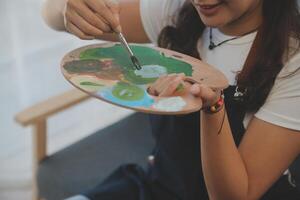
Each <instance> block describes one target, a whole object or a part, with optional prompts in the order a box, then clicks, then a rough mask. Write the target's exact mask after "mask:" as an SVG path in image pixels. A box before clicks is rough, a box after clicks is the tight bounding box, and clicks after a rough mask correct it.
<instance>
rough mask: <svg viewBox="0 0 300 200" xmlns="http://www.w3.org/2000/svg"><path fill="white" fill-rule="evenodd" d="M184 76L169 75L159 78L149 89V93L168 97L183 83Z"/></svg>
mask: <svg viewBox="0 0 300 200" xmlns="http://www.w3.org/2000/svg"><path fill="white" fill-rule="evenodd" d="M183 79H184V74H169V75H164V76H161V77H160V78H159V79H157V80H156V81H155V82H154V83H153V84H152V85H151V86H150V87H149V90H148V91H149V93H150V94H152V95H155V96H168V95H172V94H173V93H174V92H176V89H177V87H178V85H179V84H180V83H181V82H183Z"/></svg>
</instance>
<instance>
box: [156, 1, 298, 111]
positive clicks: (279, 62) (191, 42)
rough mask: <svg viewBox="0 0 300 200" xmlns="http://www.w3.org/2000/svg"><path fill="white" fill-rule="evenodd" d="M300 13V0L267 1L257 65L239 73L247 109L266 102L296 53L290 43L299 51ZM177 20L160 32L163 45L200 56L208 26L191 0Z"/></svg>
mask: <svg viewBox="0 0 300 200" xmlns="http://www.w3.org/2000/svg"><path fill="white" fill-rule="evenodd" d="M299 16H300V15H299V10H298V4H297V0H282V1H274V0H263V24H262V26H261V29H260V34H261V40H260V41H261V43H260V45H259V46H258V48H257V49H256V51H257V52H256V54H255V55H256V57H255V60H254V62H253V63H254V64H253V65H252V66H251V68H250V70H247V71H243V70H242V71H241V72H240V73H239V74H238V75H237V80H238V83H239V86H242V87H245V88H247V90H248V92H247V98H246V101H244V106H245V108H246V110H247V111H256V110H258V109H259V108H260V107H261V106H262V105H263V104H264V102H265V100H266V98H267V96H268V94H269V92H270V90H271V88H272V87H273V85H274V81H275V79H276V77H277V75H278V73H279V72H280V70H281V69H282V68H283V66H284V62H285V56H286V55H291V53H292V52H289V49H291V48H290V46H291V45H293V46H294V48H295V52H296V50H298V49H300V42H299V41H300V17H299ZM175 19H176V20H175V21H174V24H175V26H167V27H165V28H164V29H163V30H162V32H161V33H160V36H159V39H158V44H159V46H160V47H164V48H169V49H172V50H175V51H179V52H181V53H185V54H188V55H191V56H193V57H196V58H200V56H201V55H199V54H198V51H197V41H198V39H199V38H200V37H201V35H202V33H203V31H204V29H205V25H204V24H203V22H202V21H201V19H200V17H199V15H198V13H197V11H196V9H195V8H194V6H193V5H192V4H191V3H189V2H187V3H185V4H184V6H183V7H182V8H181V10H180V11H179V13H178V15H177V16H176V18H175ZM291 38H293V40H291ZM291 41H293V42H294V43H293V44H291ZM240 83H242V85H240Z"/></svg>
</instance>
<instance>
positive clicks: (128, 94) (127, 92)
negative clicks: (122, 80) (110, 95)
mask: <svg viewBox="0 0 300 200" xmlns="http://www.w3.org/2000/svg"><path fill="white" fill-rule="evenodd" d="M119 95H120V96H121V97H122V96H124V95H127V96H129V97H132V93H131V92H130V91H128V90H127V89H124V90H121V92H120V93H119Z"/></svg>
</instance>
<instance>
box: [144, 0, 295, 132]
mask: <svg viewBox="0 0 300 200" xmlns="http://www.w3.org/2000/svg"><path fill="white" fill-rule="evenodd" d="M140 1H141V3H140V9H141V17H142V23H143V26H144V29H145V31H146V33H147V35H148V37H149V38H150V40H151V41H152V42H153V43H156V42H157V38H158V35H159V33H160V31H161V30H162V29H163V28H164V27H165V26H166V25H172V19H173V17H174V16H175V14H176V11H178V10H179V9H180V7H181V6H182V5H183V3H184V2H185V0H151V1H150V0H140ZM212 35H213V41H214V43H215V44H218V43H219V42H222V41H224V40H226V39H229V38H232V36H227V35H224V34H223V33H221V32H220V31H219V30H218V29H213V34H212ZM255 36H256V33H251V34H248V35H246V36H244V37H241V38H238V39H235V40H232V41H229V42H226V43H224V44H222V45H221V46H219V47H217V48H215V49H213V50H208V45H209V31H208V29H206V30H205V31H204V33H203V35H202V38H201V40H199V42H198V51H199V53H200V55H201V58H202V60H203V61H204V62H206V63H208V64H210V65H212V66H214V67H216V68H218V69H219V70H220V71H222V72H223V73H224V74H225V76H226V77H227V79H228V80H229V83H230V85H235V83H236V81H235V76H236V72H238V71H240V70H241V69H242V67H243V65H244V62H245V60H246V58H247V56H248V53H249V51H250V49H251V46H252V43H253V41H254V39H255ZM299 67H300V52H298V53H297V54H295V55H294V56H293V57H291V58H290V59H289V61H288V62H287V63H286V64H285V66H284V67H283V69H282V71H281V72H280V73H279V75H278V77H277V78H276V80H275V84H274V86H273V88H272V90H271V91H270V94H269V96H268V98H267V100H266V102H265V104H264V105H263V106H262V107H261V108H260V109H259V111H258V112H256V113H248V114H247V115H246V117H245V119H244V125H245V127H247V125H248V123H249V121H250V120H251V118H252V117H253V116H255V117H257V118H258V119H261V120H263V121H266V122H269V123H272V124H275V125H278V126H282V127H285V128H289V129H294V130H299V131H300V70H298V71H296V70H297V68H299ZM291 72H295V73H293V75H291V76H288V77H287V76H286V75H287V74H289V73H291Z"/></svg>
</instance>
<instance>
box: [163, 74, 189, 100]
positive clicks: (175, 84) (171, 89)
mask: <svg viewBox="0 0 300 200" xmlns="http://www.w3.org/2000/svg"><path fill="white" fill-rule="evenodd" d="M180 86H181V87H182V88H184V82H183V80H182V78H181V77H176V78H175V79H174V80H173V81H172V82H171V83H170V84H169V85H168V87H166V88H165V89H164V90H163V91H162V92H161V93H160V94H159V96H160V97H164V96H171V95H172V94H174V93H175V92H176V90H178V88H179V87H180Z"/></svg>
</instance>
